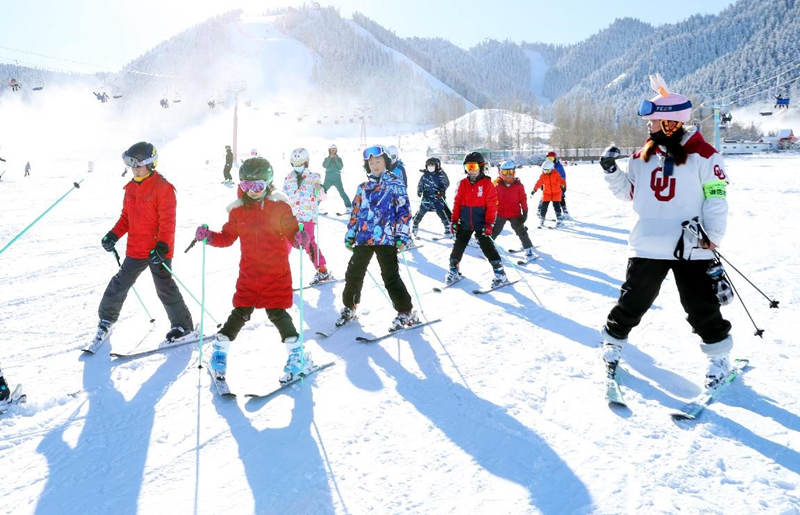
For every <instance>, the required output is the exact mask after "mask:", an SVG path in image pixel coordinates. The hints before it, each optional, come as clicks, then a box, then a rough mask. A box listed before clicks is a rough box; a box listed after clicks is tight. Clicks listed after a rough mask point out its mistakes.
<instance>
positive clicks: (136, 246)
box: [111, 171, 176, 259]
mask: <svg viewBox="0 0 800 515" xmlns="http://www.w3.org/2000/svg"><path fill="white" fill-rule="evenodd" d="M124 189H125V198H124V199H123V200H122V214H121V215H120V216H119V220H117V223H116V224H115V225H114V228H113V229H111V232H113V233H114V234H116V235H117V237H118V238H122V237H123V236H124V235H125V234H126V233H127V234H128V246H127V248H126V249H125V255H126V256H128V257H130V258H135V259H144V258H147V257H148V256H149V254H150V251H151V250H153V248H154V247H155V246H156V243H157V242H159V241H163V242H164V243H166V244H167V245H169V253H168V254H167V256H166V257H167V258H168V259H169V258H172V251H173V250H174V249H173V247H174V246H175V207H176V200H175V187H174V186H173V185H172V184H170V183H169V182H168V181H167V180H166V179H165V178H164V176H163V175H161V174H160V173H158V172H156V171H153V175H151V176H150V177H148V178H146V179H145V180H143V181H142V182H136V181H133V180H132V181H130V182H129V183H128V184H126V185H125V188H124Z"/></svg>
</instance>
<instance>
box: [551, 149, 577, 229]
mask: <svg viewBox="0 0 800 515" xmlns="http://www.w3.org/2000/svg"><path fill="white" fill-rule="evenodd" d="M547 160H548V161H552V162H553V169H554V170H555V171H556V172H558V175H560V176H561V178H562V179H564V184H563V185H562V186H561V213H562V215H563V216H564V220H572V217H571V216H569V211H567V172H566V170H564V165H563V164H561V161H559V160H558V156H557V155H556V153H555V152H553V151H552V150H551V151H550V152H548V153H547Z"/></svg>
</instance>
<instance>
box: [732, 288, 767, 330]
mask: <svg viewBox="0 0 800 515" xmlns="http://www.w3.org/2000/svg"><path fill="white" fill-rule="evenodd" d="M725 276H726V279H728V283H729V284H730V285H731V289H733V293H734V294H735V295H736V296H737V297H739V302H741V303H742V307H743V308H744V312H745V313H747V317H748V318H749V319H750V323H752V324H753V327H755V329H756V332H755V333H754V334H755V336H758V337H759V338H763V337H764V330H763V329H759V328H758V325H756V321H755V320H753V317H752V316H751V315H750V310H748V309H747V306H745V304H744V299H743V298H742V296H741V295H739V291H738V290H737V289H736V286H734V285H733V281H731V278H730V276H729V275H728V274H727V273H726V274H725Z"/></svg>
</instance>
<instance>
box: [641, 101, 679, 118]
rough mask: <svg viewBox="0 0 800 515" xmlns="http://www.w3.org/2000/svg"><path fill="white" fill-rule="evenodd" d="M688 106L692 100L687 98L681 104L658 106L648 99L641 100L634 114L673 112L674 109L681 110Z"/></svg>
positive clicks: (646, 114)
mask: <svg viewBox="0 0 800 515" xmlns="http://www.w3.org/2000/svg"><path fill="white" fill-rule="evenodd" d="M690 107H692V102H691V101H689V100H687V101H686V102H684V103H682V104H677V105H673V106H659V105H656V104H655V103H653V102H651V101H650V100H642V103H641V104H639V110H638V111H636V114H638V115H639V116H649V115H651V114H653V113H674V112H675V111H683V110H684V109H689V108H690Z"/></svg>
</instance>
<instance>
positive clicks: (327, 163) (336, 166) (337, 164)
mask: <svg viewBox="0 0 800 515" xmlns="http://www.w3.org/2000/svg"><path fill="white" fill-rule="evenodd" d="M343 166H344V165H343V163H342V158H341V157H339V154H338V149H337V148H336V145H331V146H330V147H328V157H326V158H325V160H324V161H322V167H323V168H325V182H324V183H323V184H322V189H324V190H325V193H328V189H330V187H331V186H335V187H336V191H338V192H339V196H340V197H342V202H344V207H345V211H347V212H348V213H349V212H350V209H351V208H352V203H351V202H350V199H349V198H348V197H347V195H346V194H345V192H344V186H343V185H342V168H343Z"/></svg>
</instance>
